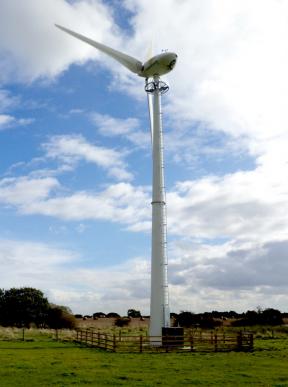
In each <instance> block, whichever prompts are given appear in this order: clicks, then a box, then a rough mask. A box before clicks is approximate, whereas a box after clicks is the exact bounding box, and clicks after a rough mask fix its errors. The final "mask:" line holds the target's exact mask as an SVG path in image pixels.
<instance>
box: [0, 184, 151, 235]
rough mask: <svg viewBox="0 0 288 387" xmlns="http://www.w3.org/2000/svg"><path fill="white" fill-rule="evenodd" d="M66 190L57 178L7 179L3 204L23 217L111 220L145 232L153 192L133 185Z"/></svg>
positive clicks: (0, 195) (0, 194)
mask: <svg viewBox="0 0 288 387" xmlns="http://www.w3.org/2000/svg"><path fill="white" fill-rule="evenodd" d="M63 192H64V189H63V187H61V185H60V183H59V182H58V181H57V179H56V178H54V177H47V178H33V177H30V178H29V177H19V178H4V179H2V180H1V181H0V202H2V203H4V204H6V205H9V206H13V207H15V208H16V209H18V211H19V212H21V213H22V214H38V215H46V216H53V217H57V218H60V219H65V220H79V221H81V220H87V219H93V220H108V221H111V222H117V223H120V224H124V225H128V226H129V227H130V226H131V229H133V227H134V228H135V229H137V228H138V229H141V230H143V224H145V225H146V226H147V222H145V220H146V219H147V218H148V219H149V218H150V189H149V188H147V187H141V186H140V187H134V186H132V185H131V184H129V183H118V184H112V185H110V186H109V187H108V188H106V189H104V190H102V191H99V192H85V191H80V192H75V193H72V194H66V196H64V195H63ZM143 222H144V223H143Z"/></svg>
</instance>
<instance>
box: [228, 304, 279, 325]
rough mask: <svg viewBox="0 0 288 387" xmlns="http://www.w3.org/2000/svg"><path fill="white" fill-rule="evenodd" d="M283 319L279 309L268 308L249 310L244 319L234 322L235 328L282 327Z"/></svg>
mask: <svg viewBox="0 0 288 387" xmlns="http://www.w3.org/2000/svg"><path fill="white" fill-rule="evenodd" d="M281 324H283V319H282V315H281V312H280V311H279V310H277V309H273V308H268V309H265V310H261V309H260V308H258V310H257V311H255V310H248V311H247V312H246V313H245V314H244V316H243V318H241V319H239V320H236V321H234V322H233V325H234V326H252V325H281Z"/></svg>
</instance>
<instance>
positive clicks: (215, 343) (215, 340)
mask: <svg viewBox="0 0 288 387" xmlns="http://www.w3.org/2000/svg"><path fill="white" fill-rule="evenodd" d="M214 349H215V352H217V349H218V347H217V333H215V336H214Z"/></svg>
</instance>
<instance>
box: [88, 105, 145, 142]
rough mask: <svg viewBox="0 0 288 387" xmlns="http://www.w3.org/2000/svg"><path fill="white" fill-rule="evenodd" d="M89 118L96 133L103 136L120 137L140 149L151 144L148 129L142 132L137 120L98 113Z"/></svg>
mask: <svg viewBox="0 0 288 387" xmlns="http://www.w3.org/2000/svg"><path fill="white" fill-rule="evenodd" d="M90 116H91V120H92V122H93V123H94V124H95V125H96V127H97V129H98V132H99V133H100V134H101V135H103V136H106V137H112V136H122V137H124V138H126V139H127V140H129V141H130V142H131V143H132V144H134V145H137V146H138V147H141V148H146V147H147V146H149V145H150V143H151V136H150V131H149V130H148V129H147V130H146V131H145V132H144V131H142V130H141V129H140V122H139V120H138V119H137V118H125V119H121V118H115V117H112V116H109V115H106V114H99V113H92V114H91V115H90Z"/></svg>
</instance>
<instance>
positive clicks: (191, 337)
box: [189, 333, 193, 352]
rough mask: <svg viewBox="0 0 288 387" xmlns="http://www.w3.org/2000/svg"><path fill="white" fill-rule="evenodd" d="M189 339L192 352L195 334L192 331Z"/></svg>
mask: <svg viewBox="0 0 288 387" xmlns="http://www.w3.org/2000/svg"><path fill="white" fill-rule="evenodd" d="M189 341H190V351H191V352H192V351H193V336H192V335H191V333H190V338H189Z"/></svg>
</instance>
